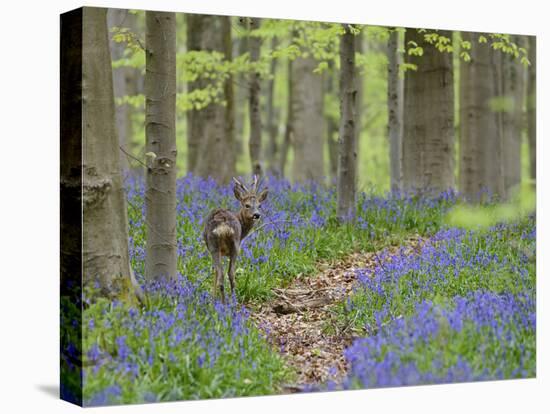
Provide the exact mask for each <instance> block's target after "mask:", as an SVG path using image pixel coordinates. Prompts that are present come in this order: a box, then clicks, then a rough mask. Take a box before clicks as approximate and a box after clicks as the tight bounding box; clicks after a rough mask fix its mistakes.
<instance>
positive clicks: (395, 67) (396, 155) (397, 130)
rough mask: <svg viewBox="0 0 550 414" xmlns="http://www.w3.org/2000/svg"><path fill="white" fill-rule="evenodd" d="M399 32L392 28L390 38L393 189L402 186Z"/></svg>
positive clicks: (389, 136) (391, 171)
mask: <svg viewBox="0 0 550 414" xmlns="http://www.w3.org/2000/svg"><path fill="white" fill-rule="evenodd" d="M398 50H399V32H398V31H397V30H395V29H392V30H391V32H390V36H389V38H388V48H387V54H388V139H389V143H390V145H389V147H390V184H391V189H392V190H393V191H395V190H400V189H401V187H402V182H401V181H402V166H401V162H402V133H403V80H402V78H401V77H400V76H399V64H400V63H401V57H400V54H399V52H398Z"/></svg>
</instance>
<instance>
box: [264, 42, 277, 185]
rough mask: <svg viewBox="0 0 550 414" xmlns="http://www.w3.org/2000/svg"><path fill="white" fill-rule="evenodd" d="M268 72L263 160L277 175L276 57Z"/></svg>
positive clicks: (273, 45)
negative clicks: (265, 139)
mask: <svg viewBox="0 0 550 414" xmlns="http://www.w3.org/2000/svg"><path fill="white" fill-rule="evenodd" d="M276 48H277V38H276V37H274V38H273V39H272V40H271V50H275V49H276ZM269 73H270V74H271V78H270V79H268V80H267V81H266V86H267V87H266V91H267V93H266V130H267V137H268V138H269V139H268V142H267V145H266V147H265V160H266V163H267V166H268V170H269V172H270V173H271V174H273V175H275V176H279V175H280V172H279V163H278V162H277V161H278V157H277V152H278V150H279V148H278V145H277V132H278V120H277V109H276V108H275V77H276V74H277V59H271V62H270V68H269Z"/></svg>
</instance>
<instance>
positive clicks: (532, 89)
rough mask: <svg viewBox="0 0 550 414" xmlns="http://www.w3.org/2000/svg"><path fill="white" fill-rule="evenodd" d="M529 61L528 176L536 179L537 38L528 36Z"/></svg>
mask: <svg viewBox="0 0 550 414" xmlns="http://www.w3.org/2000/svg"><path fill="white" fill-rule="evenodd" d="M528 42H529V61H530V63H531V65H530V66H529V70H528V80H527V137H528V140H529V175H530V178H531V179H532V180H536V178H537V38H536V37H535V36H529V41H528Z"/></svg>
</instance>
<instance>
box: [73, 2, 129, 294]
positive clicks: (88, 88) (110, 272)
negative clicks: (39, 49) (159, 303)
mask: <svg viewBox="0 0 550 414" xmlns="http://www.w3.org/2000/svg"><path fill="white" fill-rule="evenodd" d="M106 13H107V9H103V8H91V7H85V8H84V9H83V31H82V32H83V41H82V133H83V136H82V142H83V147H82V150H83V153H82V207H83V210H82V214H83V219H82V229H83V231H82V260H83V273H84V274H83V277H84V281H83V282H84V286H92V287H94V286H97V285H98V286H99V287H100V293H101V294H102V295H103V296H107V297H116V296H120V295H124V294H125V293H126V292H128V289H129V288H131V286H132V284H133V285H134V287H135V288H137V283H136V282H135V279H134V278H133V273H132V270H131V268H130V260H129V255H128V223H127V211H126V195H125V193H124V189H123V187H122V177H121V171H120V158H119V157H120V150H119V144H118V137H117V131H116V124H115V105H114V99H113V77H112V75H111V56H110V52H109V38H108V34H107V17H106ZM67 139H68V141H69V142H72V140H80V139H81V137H79V136H77V135H76V134H75V135H67ZM77 145H78V144H77ZM69 147H71V145H70V144H69ZM73 155H74V154H73ZM66 167H67V172H68V173H69V174H70V172H71V170H72V169H74V168H78V166H77V165H72V166H71V165H70V164H69V165H67V166H66ZM62 175H63V170H62Z"/></svg>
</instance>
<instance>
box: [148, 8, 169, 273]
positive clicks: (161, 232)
mask: <svg viewBox="0 0 550 414" xmlns="http://www.w3.org/2000/svg"><path fill="white" fill-rule="evenodd" d="M145 47H146V54H145V56H146V62H145V137H146V151H147V153H149V152H152V153H154V154H156V156H155V157H149V158H148V160H147V162H148V168H147V187H146V194H145V202H146V211H147V213H146V217H147V255H146V260H145V276H146V278H147V279H149V280H154V279H156V280H158V279H161V278H175V277H176V261H177V250H176V156H177V151H176V116H175V115H176V112H175V111H176V15H175V13H164V12H149V11H148V12H146V37H145Z"/></svg>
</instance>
